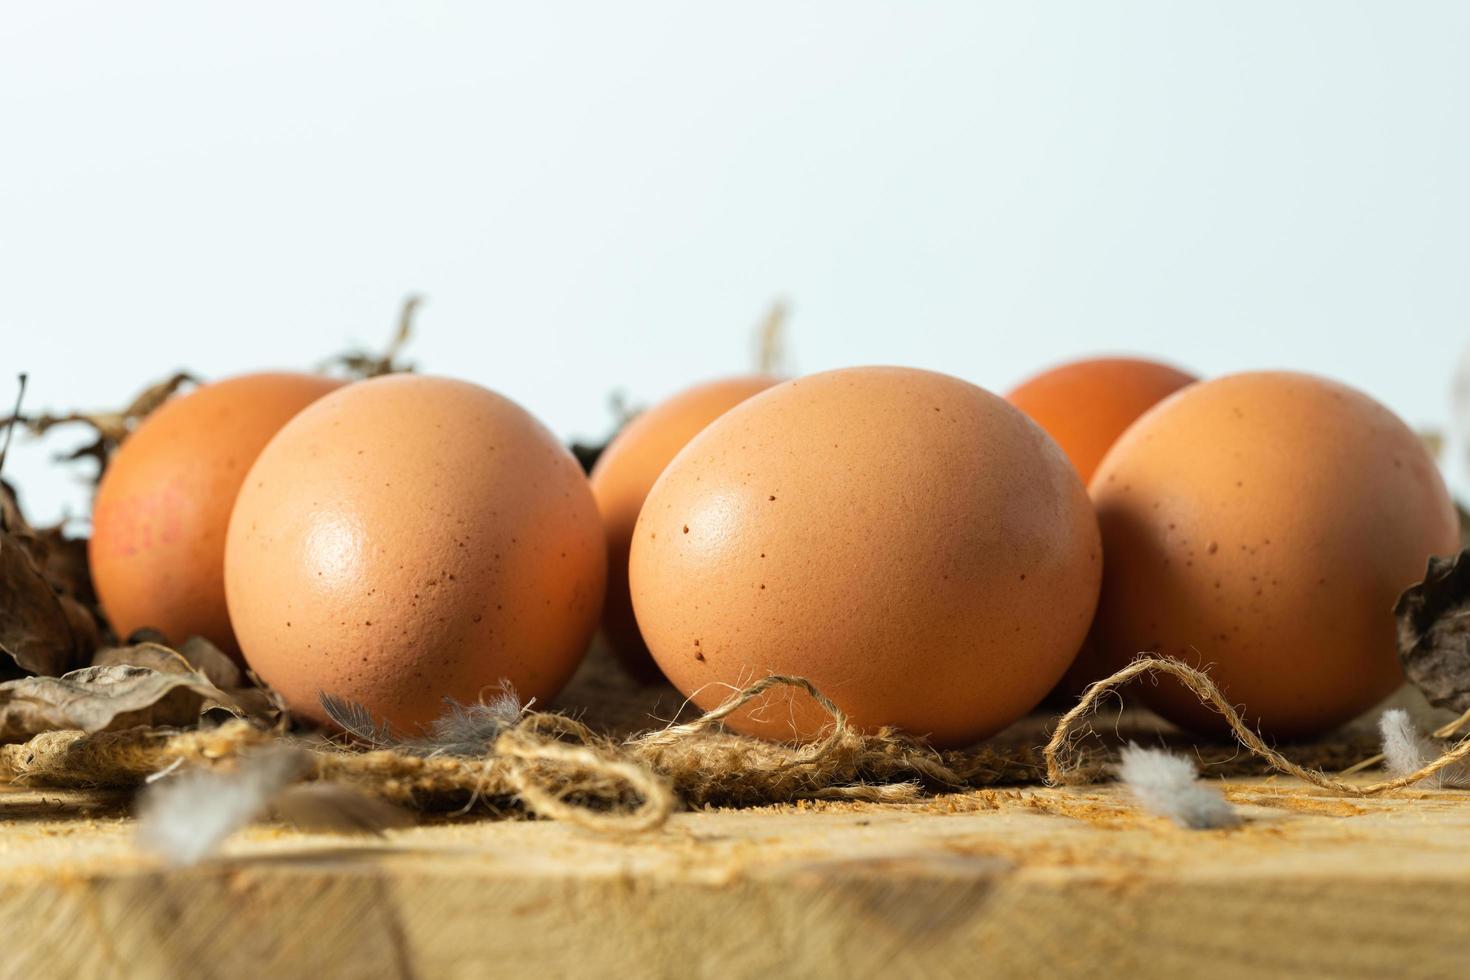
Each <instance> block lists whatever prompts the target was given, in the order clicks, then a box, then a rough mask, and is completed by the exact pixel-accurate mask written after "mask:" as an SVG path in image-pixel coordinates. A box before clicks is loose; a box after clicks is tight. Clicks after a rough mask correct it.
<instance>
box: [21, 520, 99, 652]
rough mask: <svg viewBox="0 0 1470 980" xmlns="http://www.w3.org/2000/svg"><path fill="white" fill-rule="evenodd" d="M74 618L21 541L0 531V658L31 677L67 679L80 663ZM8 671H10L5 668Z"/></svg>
mask: <svg viewBox="0 0 1470 980" xmlns="http://www.w3.org/2000/svg"><path fill="white" fill-rule="evenodd" d="M78 645H79V638H78V637H77V636H76V635H75V630H74V627H73V625H72V617H71V616H69V615H68V612H67V608H66V607H64V606H63V604H62V601H61V597H60V596H58V595H57V593H56V590H55V589H53V588H52V587H51V583H50V582H48V581H46V577H45V575H44V574H42V572H41V569H40V568H38V567H37V566H36V562H35V560H34V559H33V558H32V557H31V554H30V551H29V550H28V549H27V548H26V547H25V545H24V544H23V542H22V540H21V539H20V538H18V537H17V536H16V535H13V534H11V533H10V532H8V531H0V653H4V654H5V655H6V656H7V657H9V658H10V660H11V661H12V663H13V665H14V666H13V667H11V666H10V665H8V664H6V665H3V666H0V676H4V675H9V676H14V675H15V674H16V673H17V671H16V669H15V668H19V670H20V671H24V672H27V673H32V674H47V675H51V676H55V675H58V674H63V673H65V672H66V671H68V670H71V669H72V668H73V667H75V666H77V664H78V663H79V662H80V661H81V660H82V656H83V655H82V654H81V653H80V651H79V650H78ZM5 668H9V669H5Z"/></svg>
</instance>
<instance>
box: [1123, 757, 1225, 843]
mask: <svg viewBox="0 0 1470 980" xmlns="http://www.w3.org/2000/svg"><path fill="white" fill-rule="evenodd" d="M1118 778H1119V779H1121V780H1122V781H1123V785H1125V786H1127V787H1128V789H1129V791H1130V792H1131V793H1132V794H1133V798H1134V799H1136V800H1137V801H1138V803H1139V805H1140V806H1142V807H1143V808H1144V809H1145V810H1148V811H1149V812H1150V813H1153V814H1156V815H1157V816H1160V817H1168V818H1169V819H1170V820H1172V821H1174V822H1175V823H1177V824H1178V825H1179V826H1181V827H1187V828H1189V829H1190V830H1214V829H1217V828H1221V827H1234V826H1236V825H1237V824H1239V823H1240V814H1238V813H1237V812H1236V810H1235V807H1233V806H1231V804H1230V801H1229V800H1227V799H1225V796H1224V794H1222V793H1221V792H1220V791H1219V790H1218V789H1216V788H1215V787H1213V786H1208V785H1206V784H1204V783H1201V782H1200V781H1199V770H1198V769H1196V768H1195V765H1194V763H1193V762H1191V761H1190V760H1189V759H1187V758H1185V757H1184V756H1182V755H1174V754H1173V753H1170V752H1165V751H1164V750H1162V749H1146V748H1142V747H1140V746H1138V745H1134V744H1133V743H1131V742H1130V743H1129V744H1128V745H1127V747H1126V748H1124V749H1123V753H1122V761H1121V762H1120V763H1119V765H1118Z"/></svg>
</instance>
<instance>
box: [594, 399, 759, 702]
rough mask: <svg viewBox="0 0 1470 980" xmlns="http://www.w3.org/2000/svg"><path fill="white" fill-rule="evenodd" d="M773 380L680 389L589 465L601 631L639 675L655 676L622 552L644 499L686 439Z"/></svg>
mask: <svg viewBox="0 0 1470 980" xmlns="http://www.w3.org/2000/svg"><path fill="white" fill-rule="evenodd" d="M777 380H778V379H776V378H773V377H769V376H766V375H751V376H746V377H737V378H723V379H720V380H718V381H709V382H706V383H704V384H700V385H695V386H694V387H692V388H688V389H686V390H684V391H681V392H679V393H678V394H677V395H674V396H673V397H672V398H669V399H666V400H665V401H662V402H660V403H659V404H657V405H655V406H654V407H653V408H650V409H648V410H647V411H645V412H642V413H641V414H639V415H638V416H637V417H636V418H634V419H633V420H632V421H631V422H629V423H628V424H627V425H626V426H624V427H623V429H622V431H621V432H619V433H618V434H617V436H616V437H615V438H614V439H613V440H612V442H610V443H608V446H607V448H606V449H605V450H603V453H602V455H601V456H599V457H598V459H597V463H596V465H594V466H593V467H592V474H591V478H590V479H591V483H592V494H593V496H594V497H596V498H597V509H598V510H599V512H601V514H602V524H603V528H604V529H605V531H606V533H607V557H608V561H607V601H606V602H605V603H604V605H603V610H602V631H603V635H604V636H605V637H606V638H607V641H608V644H609V646H611V647H612V650H613V652H614V653H615V654H617V656H618V659H619V660H620V661H621V662H622V664H623V666H624V667H626V668H627V669H628V671H629V672H630V673H632V674H633V675H634V676H635V677H638V678H639V679H642V680H654V679H656V678H659V677H660V676H662V675H660V674H659V671H658V667H657V666H656V665H655V664H654V662H653V658H652V656H650V655H649V653H648V647H647V645H646V644H644V642H643V636H642V634H641V633H639V632H638V623H637V620H636V619H635V618H634V616H633V599H632V596H630V595H629V593H628V552H629V549H630V548H631V546H632V543H633V526H634V524H636V523H637V521H638V512H639V511H640V510H642V509H643V501H644V500H645V499H646V498H647V497H648V491H649V490H650V489H652V487H653V484H654V481H655V480H657V479H658V478H659V474H661V473H663V471H664V467H666V466H668V465H669V462H670V461H671V460H672V459H673V458H674V456H676V455H677V454H678V452H679V450H681V449H683V448H684V446H685V445H687V444H688V442H689V440H690V439H693V438H694V437H695V436H697V435H699V433H700V432H702V431H704V428H705V427H706V426H708V425H709V424H710V423H711V422H713V421H714V420H715V419H717V418H719V417H720V416H721V415H724V414H725V413H726V412H728V411H729V410H730V409H732V408H734V407H735V406H736V405H738V404H740V403H741V402H743V401H745V400H746V399H747V398H749V397H750V396H751V395H754V394H757V393H759V392H762V391H765V390H766V389H767V388H769V387H771V386H772V385H773V384H776V383H777Z"/></svg>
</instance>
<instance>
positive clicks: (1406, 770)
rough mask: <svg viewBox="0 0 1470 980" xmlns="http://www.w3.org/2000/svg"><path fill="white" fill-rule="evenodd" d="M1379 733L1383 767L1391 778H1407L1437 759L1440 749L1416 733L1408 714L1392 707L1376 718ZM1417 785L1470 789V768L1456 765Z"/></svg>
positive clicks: (1416, 727) (1427, 777) (1416, 730)
mask: <svg viewBox="0 0 1470 980" xmlns="http://www.w3.org/2000/svg"><path fill="white" fill-rule="evenodd" d="M1378 732H1379V734H1380V735H1382V736H1383V768H1384V769H1385V770H1387V772H1388V774H1389V775H1390V776H1394V777H1399V776H1407V775H1409V774H1410V773H1413V772H1418V771H1419V770H1420V769H1423V768H1424V767H1425V766H1426V765H1428V764H1429V762H1430V761H1431V760H1432V759H1436V758H1438V757H1439V754H1440V749H1439V748H1438V747H1437V746H1435V744H1434V743H1433V742H1431V741H1429V739H1427V738H1425V737H1424V736H1423V735H1422V734H1420V732H1419V727H1418V726H1417V725H1415V724H1414V721H1413V719H1412V718H1410V717H1409V713H1408V712H1407V711H1405V710H1404V709H1402V708H1391V709H1389V710H1388V711H1385V712H1384V713H1383V714H1382V716H1380V717H1379V719H1378ZM1418 785H1420V786H1429V787H1449V788H1460V787H1465V786H1470V769H1467V768H1466V766H1465V765H1464V764H1457V765H1453V766H1448V767H1446V768H1444V769H1441V770H1440V771H1439V772H1437V773H1435V774H1434V775H1432V776H1425V777H1424V778H1423V779H1421V780H1419V782H1418Z"/></svg>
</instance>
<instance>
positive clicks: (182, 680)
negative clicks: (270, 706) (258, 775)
mask: <svg viewBox="0 0 1470 980" xmlns="http://www.w3.org/2000/svg"><path fill="white" fill-rule="evenodd" d="M231 700H232V699H231V698H230V696H229V695H228V694H226V693H225V692H223V691H221V690H219V689H218V688H216V687H215V686H214V685H213V684H211V683H209V681H208V680H207V679H205V677H204V676H203V675H202V674H194V673H183V674H165V673H161V672H159V671H156V670H152V669H150V668H147V667H127V666H110V667H84V668H82V669H81V670H74V671H72V672H71V673H69V674H65V675H63V676H61V677H23V678H20V679H18V680H13V681H6V682H5V683H3V684H0V742H19V741H24V740H25V739H28V738H30V737H31V736H32V735H37V734H39V733H41V732H47V731H56V730H59V729H60V730H75V729H79V730H81V731H84V732H87V733H89V734H90V733H96V732H103V731H116V730H118V729H123V728H131V727H133V726H135V725H179V726H182V725H192V724H194V723H195V722H196V721H197V720H198V718H199V712H200V709H201V708H202V707H203V705H204V704H205V703H206V702H209V701H220V702H228V701H231Z"/></svg>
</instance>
